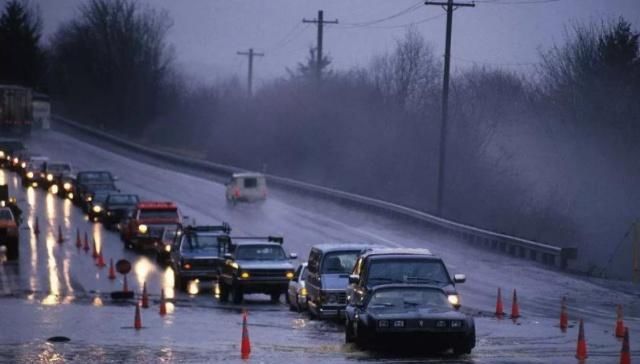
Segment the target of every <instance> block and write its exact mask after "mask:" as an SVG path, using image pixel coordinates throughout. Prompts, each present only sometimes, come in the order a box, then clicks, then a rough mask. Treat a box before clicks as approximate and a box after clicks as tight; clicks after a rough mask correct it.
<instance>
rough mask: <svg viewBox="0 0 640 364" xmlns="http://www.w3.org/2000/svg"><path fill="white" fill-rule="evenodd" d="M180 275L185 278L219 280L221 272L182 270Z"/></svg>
mask: <svg viewBox="0 0 640 364" xmlns="http://www.w3.org/2000/svg"><path fill="white" fill-rule="evenodd" d="M179 275H180V277H182V278H185V279H202V280H217V279H218V276H219V273H218V272H217V271H202V270H200V271H198V270H196V271H193V270H182V271H180V273H179Z"/></svg>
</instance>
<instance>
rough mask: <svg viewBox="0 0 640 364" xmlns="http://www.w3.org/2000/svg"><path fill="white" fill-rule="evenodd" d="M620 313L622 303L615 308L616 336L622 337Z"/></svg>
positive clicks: (622, 329)
mask: <svg viewBox="0 0 640 364" xmlns="http://www.w3.org/2000/svg"><path fill="white" fill-rule="evenodd" d="M622 315H623V314H622V305H618V308H617V309H616V316H617V318H616V337H624V320H623V318H622Z"/></svg>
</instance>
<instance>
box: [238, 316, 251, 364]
mask: <svg viewBox="0 0 640 364" xmlns="http://www.w3.org/2000/svg"><path fill="white" fill-rule="evenodd" d="M249 355H251V342H250V341H249V328H248V327H247V312H246V311H245V312H244V313H243V315H242V343H241V344H240V357H241V358H242V359H245V360H246V359H249Z"/></svg>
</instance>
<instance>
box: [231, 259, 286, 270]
mask: <svg viewBox="0 0 640 364" xmlns="http://www.w3.org/2000/svg"><path fill="white" fill-rule="evenodd" d="M236 263H237V264H238V265H239V266H240V267H242V269H283V270H284V269H290V270H293V265H292V264H291V263H289V262H288V261H286V260H236Z"/></svg>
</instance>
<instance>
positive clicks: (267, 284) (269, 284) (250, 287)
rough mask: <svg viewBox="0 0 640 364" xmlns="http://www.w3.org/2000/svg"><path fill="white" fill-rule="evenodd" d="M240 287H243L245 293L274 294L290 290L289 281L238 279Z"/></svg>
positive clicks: (237, 282)
mask: <svg viewBox="0 0 640 364" xmlns="http://www.w3.org/2000/svg"><path fill="white" fill-rule="evenodd" d="M235 283H236V284H238V285H239V286H240V287H242V289H243V291H244V292H245V293H272V292H283V293H284V292H287V289H288V288H289V281H288V280H252V279H249V280H243V279H238V280H236V281H235Z"/></svg>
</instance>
